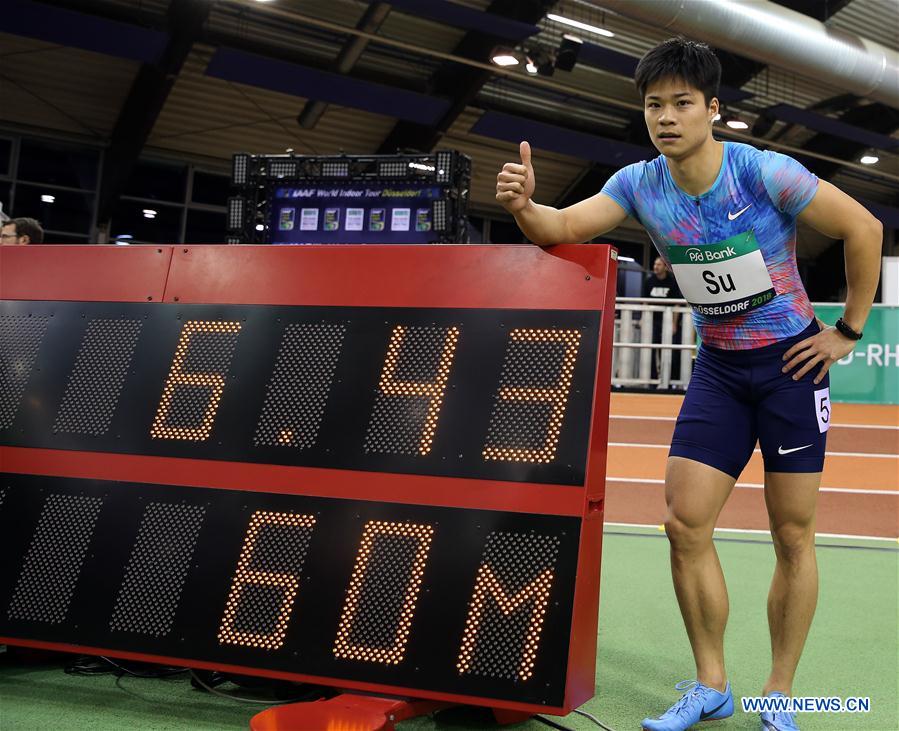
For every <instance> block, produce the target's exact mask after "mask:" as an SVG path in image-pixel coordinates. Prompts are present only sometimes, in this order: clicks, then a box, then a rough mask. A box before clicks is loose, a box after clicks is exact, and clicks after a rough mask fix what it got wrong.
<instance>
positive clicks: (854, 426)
mask: <svg viewBox="0 0 899 731" xmlns="http://www.w3.org/2000/svg"><path fill="white" fill-rule="evenodd" d="M609 418H610V419H630V420H632V421H677V417H676V416H630V415H629V414H609ZM830 428H831V429H888V430H892V431H899V426H890V425H885V424H831V425H830Z"/></svg>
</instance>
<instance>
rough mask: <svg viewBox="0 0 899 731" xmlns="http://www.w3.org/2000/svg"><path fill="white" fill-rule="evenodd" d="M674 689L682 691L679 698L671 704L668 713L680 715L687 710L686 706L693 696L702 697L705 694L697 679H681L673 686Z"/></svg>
mask: <svg viewBox="0 0 899 731" xmlns="http://www.w3.org/2000/svg"><path fill="white" fill-rule="evenodd" d="M674 689H675V690H679V691H683V695H682V696H681V699H680V700H679V701H678V702H677V703H675V704H674V705H673V706H671V709H670V710H669V711H668V713H670V714H673V715H677V716H682V715H685V714H686V712H687V706H688V705H689V703H690V701H692V700H693V699H694V698H702V697H703V696H705V694H706V693H705V691H706V689H705V688H703V686H701V685H700V684H699V681H698V680H682V681H680V682H679V683H677V684H676V685H675V686H674Z"/></svg>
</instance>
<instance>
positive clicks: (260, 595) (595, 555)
mask: <svg viewBox="0 0 899 731" xmlns="http://www.w3.org/2000/svg"><path fill="white" fill-rule="evenodd" d="M615 280H616V277H615V261H614V251H613V250H612V249H610V248H609V247H607V246H561V247H556V248H555V250H554V251H553V253H552V254H550V253H547V252H545V251H542V250H540V249H539V248H537V247H532V246H403V247H391V246H370V245H367V246H346V245H344V246H309V247H302V248H281V247H263V246H260V247H255V246H245V247H233V246H232V247H227V246H206V247H190V248H185V247H169V246H167V247H130V248H125V247H97V246H85V247H75V246H66V247H50V246H44V247H3V248H2V249H0V287H2V294H3V300H2V308H0V368H2V370H0V463H2V464H0V548H2V555H3V561H2V564H0V642H5V643H8V644H22V645H28V646H33V647H44V648H52V649H61V650H71V651H75V652H92V653H97V654H108V655H112V656H117V657H123V658H132V659H141V660H147V661H151V662H152V661H157V662H164V663H171V664H178V665H187V666H191V667H202V668H220V669H225V670H231V671H234V672H240V673H246V674H258V675H264V676H271V677H278V678H286V679H292V680H297V681H308V682H315V683H321V684H327V685H333V686H336V687H340V688H352V689H358V690H364V691H375V692H382V693H387V694H401V695H411V696H415V697H421V698H432V699H436V700H444V701H453V702H459V703H474V704H481V705H487V706H491V707H495V708H506V709H513V710H521V711H531V712H545V711H549V712H553V713H567V712H568V711H569V710H570V709H571V708H572V707H576V706H578V705H580V704H582V703H583V702H584V701H586V700H587V699H589V698H590V697H592V695H593V693H594V672H595V653H596V635H597V613H598V602H599V572H600V553H601V539H602V518H603V497H604V475H605V461H606V444H607V428H608V393H609V377H610V361H611V352H610V351H611V340H612V337H611V336H612V323H613V317H612V313H613V312H614V296H615Z"/></svg>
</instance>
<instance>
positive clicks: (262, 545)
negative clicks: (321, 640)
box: [218, 511, 315, 650]
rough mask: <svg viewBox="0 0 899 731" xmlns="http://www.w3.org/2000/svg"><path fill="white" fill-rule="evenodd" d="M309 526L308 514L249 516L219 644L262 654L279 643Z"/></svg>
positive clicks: (293, 596)
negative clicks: (263, 650)
mask: <svg viewBox="0 0 899 731" xmlns="http://www.w3.org/2000/svg"><path fill="white" fill-rule="evenodd" d="M314 525H315V518H314V517H312V516H311V515H296V514H293V513H272V512H267V511H260V512H257V513H256V514H255V515H253V519H252V520H251V521H250V527H249V530H248V531H247V537H246V540H245V542H244V545H243V550H242V551H241V552H240V560H239V561H238V562H237V570H236V571H235V573H234V583H233V584H232V585H231V592H230V593H229V594H228V604H227V605H226V607H225V616H224V617H223V618H222V624H221V627H220V628H219V633H218V638H219V642H222V643H229V644H233V645H248V646H250V647H262V648H265V649H266V650H277V649H278V648H279V647H281V645H283V644H284V636H285V634H286V633H287V624H288V622H289V621H290V615H291V612H292V611H293V604H294V601H296V598H297V591H298V590H299V586H300V581H299V578H300V574H301V572H302V570H303V562H304V561H305V560H306V549H307V546H308V544H309V537H310V535H309V534H310V533H311V531H312V528H313V526H314ZM278 529H280V530H278ZM279 539H280V540H279Z"/></svg>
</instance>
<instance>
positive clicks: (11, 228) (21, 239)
mask: <svg viewBox="0 0 899 731" xmlns="http://www.w3.org/2000/svg"><path fill="white" fill-rule="evenodd" d="M27 243H28V237H27V236H18V235H17V234H16V224H14V223H7V224H4V225H3V228H0V244H3V245H6V246H17V245H18V246H24V245H25V244H27Z"/></svg>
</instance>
